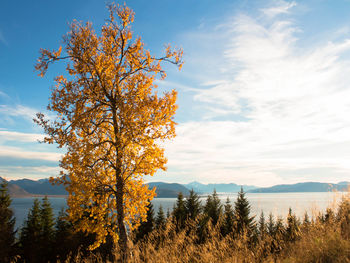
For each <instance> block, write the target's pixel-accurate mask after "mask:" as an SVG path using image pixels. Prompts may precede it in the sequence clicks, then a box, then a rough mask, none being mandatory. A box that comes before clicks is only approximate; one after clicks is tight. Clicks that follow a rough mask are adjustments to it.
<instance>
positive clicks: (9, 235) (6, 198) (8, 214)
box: [0, 178, 16, 262]
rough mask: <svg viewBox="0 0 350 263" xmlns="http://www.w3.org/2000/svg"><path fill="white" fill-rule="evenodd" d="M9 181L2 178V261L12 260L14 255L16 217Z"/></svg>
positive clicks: (0, 228)
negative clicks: (9, 190) (8, 186)
mask: <svg viewBox="0 0 350 263" xmlns="http://www.w3.org/2000/svg"><path fill="white" fill-rule="evenodd" d="M11 202H12V201H11V198H10V195H9V194H8V189H7V182H6V181H5V180H2V181H1V178H0V262H10V261H11V259H12V257H13V256H14V244H15V231H14V226H15V222H16V220H15V218H14V216H13V211H12V209H11V208H10V205H11Z"/></svg>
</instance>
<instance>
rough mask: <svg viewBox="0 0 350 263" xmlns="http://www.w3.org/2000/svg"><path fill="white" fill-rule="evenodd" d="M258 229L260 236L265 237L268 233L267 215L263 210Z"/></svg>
mask: <svg viewBox="0 0 350 263" xmlns="http://www.w3.org/2000/svg"><path fill="white" fill-rule="evenodd" d="M258 231H259V235H260V238H261V239H263V238H264V237H265V235H266V233H267V226H266V222H265V216H264V212H263V211H261V214H260V218H259V229H258Z"/></svg>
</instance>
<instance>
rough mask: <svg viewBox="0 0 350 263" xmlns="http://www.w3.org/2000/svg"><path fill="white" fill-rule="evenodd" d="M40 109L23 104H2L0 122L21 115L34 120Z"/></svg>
mask: <svg viewBox="0 0 350 263" xmlns="http://www.w3.org/2000/svg"><path fill="white" fill-rule="evenodd" d="M37 112H38V111H37V110H36V109H33V108H31V107H27V106H23V105H15V106H10V105H0V122H4V121H6V120H8V119H9V118H11V117H19V118H23V119H27V120H29V121H32V120H33V118H34V117H35V115H36V113H37Z"/></svg>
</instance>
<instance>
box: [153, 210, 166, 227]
mask: <svg viewBox="0 0 350 263" xmlns="http://www.w3.org/2000/svg"><path fill="white" fill-rule="evenodd" d="M155 223H156V227H157V228H163V227H164V226H165V223H166V219H165V215H164V211H163V207H162V205H160V206H159V209H158V213H157V217H156V220H155Z"/></svg>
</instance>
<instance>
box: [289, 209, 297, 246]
mask: <svg viewBox="0 0 350 263" xmlns="http://www.w3.org/2000/svg"><path fill="white" fill-rule="evenodd" d="M299 235H300V223H299V220H298V219H297V217H296V216H295V214H293V213H292V208H289V212H288V216H287V227H286V239H287V241H295V240H296V239H297V238H298V236H299Z"/></svg>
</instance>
